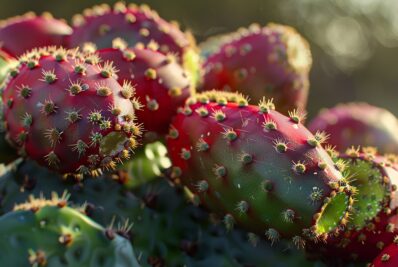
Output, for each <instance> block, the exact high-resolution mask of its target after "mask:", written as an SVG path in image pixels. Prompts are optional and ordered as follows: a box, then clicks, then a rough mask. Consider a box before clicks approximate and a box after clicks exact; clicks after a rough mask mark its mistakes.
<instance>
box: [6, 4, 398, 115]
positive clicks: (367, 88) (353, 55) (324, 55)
mask: <svg viewBox="0 0 398 267" xmlns="http://www.w3.org/2000/svg"><path fill="white" fill-rule="evenodd" d="M103 2H106V3H109V4H112V3H114V2H116V1H93V0H84V1H83V0H68V1H66V0H63V1H61V0H51V1H49V0H33V1H26V0H0V4H1V6H0V19H6V18H7V17H10V16H15V15H18V14H22V13H25V12H28V11H35V12H37V13H41V12H43V11H50V12H51V13H53V15H54V16H55V17H58V18H60V17H61V18H65V19H66V20H68V21H70V18H71V17H72V16H73V14H75V13H78V12H80V11H81V10H82V9H84V8H87V7H90V6H92V5H94V4H100V3H103ZM134 3H137V4H140V3H146V4H148V5H150V6H151V7H152V8H153V9H155V10H157V11H158V12H159V14H160V15H161V16H162V17H164V18H165V19H167V20H177V21H178V22H179V23H180V24H181V26H182V28H183V29H190V30H191V31H192V32H193V33H194V35H195V36H196V37H197V39H198V42H201V41H203V40H205V39H206V38H207V37H209V36H212V35H216V34H221V33H227V32H231V31H234V30H236V29H237V28H239V27H242V26H249V25H250V24H251V23H254V22H256V23H259V24H262V25H265V24H266V23H268V22H278V23H284V24H289V25H291V26H293V27H295V28H297V29H298V31H299V32H301V34H302V35H304V37H305V38H307V40H308V41H309V42H310V44H311V49H312V54H313V58H314V65H313V69H312V72H311V90H310V99H309V107H308V111H309V116H310V117H313V116H314V115H315V114H316V113H317V112H318V111H319V110H320V109H321V108H323V107H331V106H333V105H335V104H336V103H339V102H348V101H366V102H368V103H371V104H373V105H376V106H380V107H384V108H387V109H389V110H390V111H392V112H393V113H394V114H395V115H398V16H397V14H396V13H397V10H398V1H397V0H382V1H380V0H323V1H316V0H274V1H270V0H145V1H141V0H136V1H134Z"/></svg>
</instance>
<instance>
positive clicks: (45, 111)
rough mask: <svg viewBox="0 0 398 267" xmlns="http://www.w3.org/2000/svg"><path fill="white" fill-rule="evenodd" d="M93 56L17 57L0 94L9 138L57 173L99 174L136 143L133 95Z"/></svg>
mask: <svg viewBox="0 0 398 267" xmlns="http://www.w3.org/2000/svg"><path fill="white" fill-rule="evenodd" d="M99 60H100V59H99V57H98V56H97V55H94V54H92V55H90V54H81V53H79V52H78V51H77V50H71V51H66V50H64V49H56V48H46V49H40V50H38V51H33V52H31V53H28V54H26V55H24V56H22V57H21V59H20V67H19V69H18V71H16V72H15V73H14V77H13V78H12V79H11V80H10V81H9V82H8V83H7V86H6V88H5V90H4V95H3V101H4V103H5V106H6V107H5V120H6V124H7V125H6V126H7V136H8V139H9V140H10V141H11V143H12V144H14V145H15V146H16V147H18V148H19V150H20V153H21V154H22V155H26V156H28V157H30V158H32V159H34V160H36V161H37V162H38V163H39V164H41V165H43V166H47V167H48V168H50V169H53V170H55V171H58V172H59V173H61V174H75V175H76V176H78V177H81V176H82V175H85V174H91V175H97V174H100V173H101V171H102V170H103V169H112V168H114V167H115V165H116V163H118V162H121V161H123V160H124V159H127V158H129V156H130V152H131V150H132V149H134V148H135V147H136V145H137V142H136V136H138V135H140V127H139V126H137V124H135V115H134V106H136V105H137V104H136V103H135V99H134V94H131V95H129V96H127V95H126V94H123V93H122V92H123V91H126V90H131V92H133V91H134V90H133V88H132V87H131V86H130V85H124V86H121V85H119V83H118V82H117V80H116V78H114V77H115V76H116V74H115V73H116V72H117V70H116V69H115V68H114V67H113V65H112V63H110V62H107V63H105V64H104V66H103V67H101V66H99V64H98V63H99Z"/></svg>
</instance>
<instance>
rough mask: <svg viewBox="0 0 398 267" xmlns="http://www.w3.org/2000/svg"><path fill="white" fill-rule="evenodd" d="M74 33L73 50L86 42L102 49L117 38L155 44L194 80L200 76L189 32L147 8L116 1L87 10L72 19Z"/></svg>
mask: <svg viewBox="0 0 398 267" xmlns="http://www.w3.org/2000/svg"><path fill="white" fill-rule="evenodd" d="M73 26H74V31H73V34H72V35H71V36H70V38H69V42H68V45H69V47H70V48H73V47H77V46H83V44H85V43H87V42H91V43H93V44H95V45H96V46H97V47H98V48H99V49H102V48H110V47H112V41H113V40H114V39H115V38H123V39H125V40H126V41H127V43H128V46H130V47H134V46H135V45H137V44H138V45H144V46H146V45H148V44H152V45H156V46H158V47H159V51H160V52H162V53H164V54H169V53H171V54H173V55H175V56H176V57H177V58H178V61H179V63H181V64H182V65H183V66H184V68H185V69H187V70H188V71H189V73H190V74H191V78H192V80H193V81H196V80H198V76H199V74H198V73H199V63H198V61H199V56H198V54H197V52H196V50H197V49H196V44H195V40H194V38H193V37H192V36H191V34H190V33H188V32H187V33H183V32H182V31H181V30H180V28H179V26H178V24H176V23H170V22H167V21H165V20H164V19H162V18H161V17H159V15H158V14H157V13H156V12H155V11H154V10H152V9H150V8H149V7H148V6H146V5H141V6H137V5H135V4H129V5H127V6H126V5H125V4H124V3H122V2H117V3H116V4H115V5H114V6H113V7H110V6H108V5H106V4H103V5H98V6H94V7H93V8H91V9H86V10H85V11H84V12H83V14H82V15H76V16H75V17H74V18H73Z"/></svg>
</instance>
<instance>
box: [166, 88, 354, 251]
mask: <svg viewBox="0 0 398 267" xmlns="http://www.w3.org/2000/svg"><path fill="white" fill-rule="evenodd" d="M274 108H275V106H274V104H273V103H272V101H266V100H263V101H261V102H260V103H259V105H258V106H251V105H248V104H247V100H246V99H245V98H244V97H242V96H241V95H237V94H233V93H223V92H216V91H212V92H206V93H203V94H199V95H197V96H196V97H195V99H194V98H192V99H189V100H187V103H186V106H185V107H184V108H182V109H181V112H180V114H178V115H177V116H176V118H175V120H174V121H173V123H172V126H171V128H170V133H169V136H168V149H169V153H170V157H171V160H172V163H173V172H172V175H171V177H172V178H174V181H176V182H181V183H182V184H184V185H185V186H187V187H188V188H189V189H190V190H191V191H192V192H193V193H194V194H195V195H196V196H195V197H194V199H198V200H200V202H201V203H203V204H204V205H206V206H207V207H208V208H209V209H211V210H213V211H214V212H218V213H221V214H224V216H225V217H224V222H225V224H226V226H227V228H231V227H233V225H234V224H235V223H236V224H240V225H242V226H243V227H245V228H246V229H248V230H249V231H251V232H254V233H257V234H259V235H262V236H265V237H266V238H268V239H269V240H270V241H271V242H276V241H278V240H279V239H280V238H292V240H293V242H294V243H295V244H296V245H297V246H299V247H300V246H303V245H304V242H305V241H304V240H305V239H306V238H310V239H313V238H315V239H317V238H323V237H325V236H327V235H328V234H329V233H330V232H332V231H334V230H335V229H336V228H337V227H339V226H341V225H342V224H344V223H346V220H347V216H348V210H349V208H350V206H351V205H352V198H351V189H350V186H349V185H348V184H346V182H345V181H344V180H343V179H342V175H341V173H340V172H339V171H338V170H337V169H336V168H335V167H334V164H333V162H332V160H331V159H330V157H329V156H328V154H327V152H326V151H325V150H324V149H323V148H322V147H321V146H320V144H321V143H322V142H323V141H324V139H325V136H324V135H322V134H320V133H318V134H316V135H315V136H314V135H312V134H311V133H310V132H309V131H308V130H307V129H306V128H305V127H304V126H303V125H302V124H301V123H300V120H301V117H300V116H299V115H298V114H297V112H291V113H290V115H291V116H290V118H289V117H286V116H284V115H282V114H280V113H278V112H276V111H274ZM177 178H179V179H177Z"/></svg>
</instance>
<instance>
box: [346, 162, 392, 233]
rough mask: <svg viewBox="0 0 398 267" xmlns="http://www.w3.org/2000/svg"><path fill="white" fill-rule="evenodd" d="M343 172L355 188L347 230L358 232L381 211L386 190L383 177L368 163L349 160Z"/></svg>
mask: <svg viewBox="0 0 398 267" xmlns="http://www.w3.org/2000/svg"><path fill="white" fill-rule="evenodd" d="M345 171H346V172H347V173H348V175H349V176H348V177H349V179H350V180H351V181H352V182H351V184H352V185H353V186H355V187H356V188H357V192H356V196H355V198H356V200H357V201H354V205H353V212H352V214H351V218H350V220H349V221H348V224H347V227H348V228H356V230H360V229H362V228H363V227H365V225H366V223H367V222H368V221H369V220H372V219H373V218H375V217H376V215H377V214H378V213H379V212H380V211H381V209H382V207H383V205H381V203H382V202H383V200H384V198H385V196H386V195H387V193H388V188H387V187H386V185H385V184H384V183H383V175H382V174H381V173H380V170H379V169H378V168H376V167H375V166H374V164H373V163H372V162H370V161H366V160H362V159H349V160H348V161H347V164H346V167H345Z"/></svg>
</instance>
